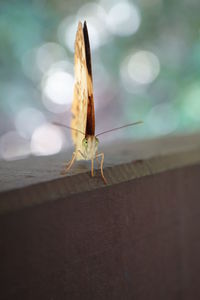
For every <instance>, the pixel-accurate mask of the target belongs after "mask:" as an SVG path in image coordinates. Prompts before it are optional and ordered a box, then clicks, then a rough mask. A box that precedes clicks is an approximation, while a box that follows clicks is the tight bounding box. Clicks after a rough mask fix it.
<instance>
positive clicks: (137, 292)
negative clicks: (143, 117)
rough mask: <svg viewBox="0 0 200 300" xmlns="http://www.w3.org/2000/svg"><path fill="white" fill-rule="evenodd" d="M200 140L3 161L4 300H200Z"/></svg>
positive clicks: (0, 295) (0, 250)
mask: <svg viewBox="0 0 200 300" xmlns="http://www.w3.org/2000/svg"><path fill="white" fill-rule="evenodd" d="M199 138H200V136H199V135H192V136H180V137H166V138H162V139H158V140H153V141H152V140H151V141H144V142H137V143H130V142H121V143H116V144H115V145H111V146H108V147H105V149H103V150H104V152H105V161H106V163H105V171H104V172H105V176H106V178H107V180H108V183H109V184H108V185H107V186H105V185H104V183H103V182H102V180H101V177H100V173H99V171H97V174H96V177H95V178H91V177H90V174H89V172H88V168H89V165H85V164H82V163H81V164H77V165H76V166H75V167H74V168H73V169H72V171H71V173H70V174H69V176H66V177H60V175H59V171H60V168H61V166H62V163H63V162H64V159H65V160H66V159H68V158H69V156H70V153H67V154H65V153H63V154H60V155H57V156H52V157H42V158H37V157H32V158H29V159H25V160H21V161H14V162H1V163H0V166H1V169H0V179H1V186H0V189H1V193H0V282H1V288H0V299H15V300H16V299H20V300H23V299H26V300H27V299H34V300H35V299H43V300H45V299H56V300H57V299H59V300H62V299H65V300H66V299H70V300H73V299H95V300H96V299H109V300H110V299H111V300H112V299H125V300H126V299H128V300H129V299H154V300H155V299H162V300H163V299H170V300H171V299H192V300H194V299H200V276H199V273H200V256H199V253H200V188H199V186H200V139H199Z"/></svg>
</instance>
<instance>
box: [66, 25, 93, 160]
mask: <svg viewBox="0 0 200 300" xmlns="http://www.w3.org/2000/svg"><path fill="white" fill-rule="evenodd" d="M74 64H75V70H74V72H75V83H74V95H73V103H72V121H71V127H73V128H75V129H78V130H79V131H81V132H83V133H84V134H85V136H87V135H88V134H90V135H93V134H94V128H95V123H94V122H95V117H94V100H93V86H92V68H91V55H90V45H89V38H88V33H87V25H86V23H84V27H82V24H81V22H79V24H78V30H77V33H76V39H75V54H74ZM81 132H78V131H72V139H73V142H74V145H75V151H76V152H77V151H78V150H82V140H83V138H84V135H83V134H81ZM76 158H77V160H80V159H83V158H82V156H81V155H80V154H79V153H77V156H76Z"/></svg>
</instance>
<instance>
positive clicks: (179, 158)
mask: <svg viewBox="0 0 200 300" xmlns="http://www.w3.org/2000/svg"><path fill="white" fill-rule="evenodd" d="M199 141H200V139H199V136H198V135H193V136H182V137H166V138H163V139H158V140H150V141H144V142H142V141H141V142H135V143H130V142H120V143H118V144H114V145H110V146H107V147H105V148H104V149H101V150H103V151H104V153H105V171H104V172H105V176H106V178H107V180H108V186H115V185H116V184H119V183H121V182H126V181H128V180H131V179H134V178H139V177H143V176H146V175H151V174H156V173H159V172H163V171H166V170H169V169H175V168H178V167H179V168H180V167H183V166H188V165H194V164H199V163H200V150H199V149H200V142H199ZM70 157H71V153H70V152H69V153H61V154H59V155H57V156H51V157H31V158H28V159H24V160H20V161H14V162H3V161H2V162H0V190H1V193H0V214H1V213H4V212H8V211H10V210H15V209H20V208H23V207H25V206H32V205H35V204H37V203H43V202H48V201H52V200H57V199H59V198H61V197H62V198H63V197H66V196H68V195H70V194H77V193H81V192H84V191H90V190H96V189H99V188H105V185H104V183H103V182H102V179H101V177H100V174H99V173H100V172H99V171H98V172H97V174H96V175H95V177H94V178H91V176H90V173H89V172H88V171H89V170H90V163H87V162H81V163H76V164H75V165H74V166H73V168H72V169H71V170H70V173H69V174H68V175H67V176H65V177H63V176H60V171H61V169H62V165H63V163H64V162H66V161H67V159H70ZM27 194H28V195H29V200H28V201H27Z"/></svg>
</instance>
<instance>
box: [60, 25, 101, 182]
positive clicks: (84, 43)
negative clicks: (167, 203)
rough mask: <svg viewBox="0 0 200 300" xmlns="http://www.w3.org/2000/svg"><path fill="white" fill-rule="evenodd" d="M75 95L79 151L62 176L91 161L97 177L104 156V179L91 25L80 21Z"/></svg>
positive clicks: (73, 123)
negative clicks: (75, 165)
mask: <svg viewBox="0 0 200 300" xmlns="http://www.w3.org/2000/svg"><path fill="white" fill-rule="evenodd" d="M74 66H75V67H74V73H75V83H74V94H73V102H72V121H71V129H75V130H72V131H71V133H72V140H73V142H74V146H75V151H74V153H73V156H72V159H71V161H70V162H69V164H68V165H67V166H66V168H65V170H64V171H63V172H62V174H65V173H66V172H67V171H68V170H69V169H70V168H71V166H72V164H73V163H74V161H75V160H91V174H92V176H93V174H94V171H93V169H94V159H96V160H97V163H98V164H99V162H98V157H101V176H102V178H103V181H104V182H105V183H106V179H105V177H104V175H103V161H104V154H103V153H97V150H98V143H99V141H98V139H97V137H96V136H95V111H94V97H93V81H92V64H91V52H90V43H89V36H88V30H87V24H86V22H84V25H83V26H82V23H81V22H79V24H78V29H77V33H76V39H75V53H74Z"/></svg>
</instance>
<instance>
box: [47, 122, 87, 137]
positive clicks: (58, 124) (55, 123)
mask: <svg viewBox="0 0 200 300" xmlns="http://www.w3.org/2000/svg"><path fill="white" fill-rule="evenodd" d="M52 124H54V125H57V126H62V127H65V128H67V129H71V130H74V131H76V132H80V133H81V134H83V135H85V133H83V132H82V131H81V130H78V129H76V128H72V127H70V126H67V125H64V124H61V123H57V122H52Z"/></svg>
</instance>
